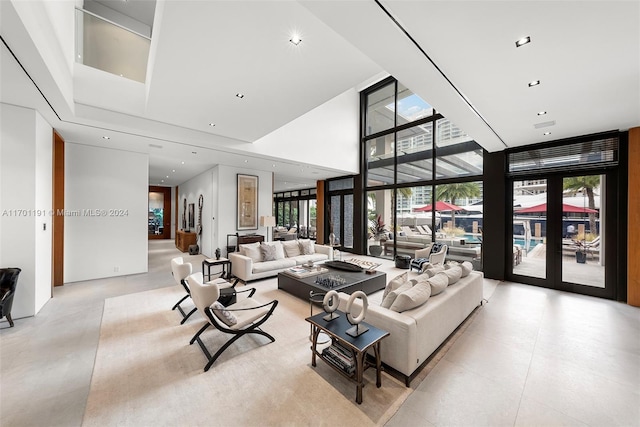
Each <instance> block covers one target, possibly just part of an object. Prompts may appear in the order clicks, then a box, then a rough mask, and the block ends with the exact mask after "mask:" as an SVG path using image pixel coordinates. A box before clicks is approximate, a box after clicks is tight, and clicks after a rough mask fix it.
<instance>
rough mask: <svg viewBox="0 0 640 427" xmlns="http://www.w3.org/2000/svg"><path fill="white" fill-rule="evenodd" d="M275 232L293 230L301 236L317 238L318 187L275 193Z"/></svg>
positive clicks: (293, 232)
mask: <svg viewBox="0 0 640 427" xmlns="http://www.w3.org/2000/svg"><path fill="white" fill-rule="evenodd" d="M273 204H274V216H275V217H276V228H275V230H274V232H276V233H277V232H283V231H284V232H287V231H289V230H291V232H292V234H295V235H296V236H298V237H301V238H311V239H315V238H316V227H317V224H316V215H317V209H316V206H317V205H316V189H315V188H311V189H305V190H295V191H285V192H280V193H275V194H274V199H273Z"/></svg>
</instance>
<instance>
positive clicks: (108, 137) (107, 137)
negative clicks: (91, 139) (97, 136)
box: [102, 136, 111, 139]
mask: <svg viewBox="0 0 640 427" xmlns="http://www.w3.org/2000/svg"><path fill="white" fill-rule="evenodd" d="M102 139H111V137H110V136H103V137H102Z"/></svg>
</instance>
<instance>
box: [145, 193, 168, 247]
mask: <svg viewBox="0 0 640 427" xmlns="http://www.w3.org/2000/svg"><path fill="white" fill-rule="evenodd" d="M148 211H149V217H148V235H149V239H170V238H171V187H158V186H152V185H150V186H149V209H148Z"/></svg>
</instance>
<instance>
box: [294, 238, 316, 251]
mask: <svg viewBox="0 0 640 427" xmlns="http://www.w3.org/2000/svg"><path fill="white" fill-rule="evenodd" d="M298 243H299V244H300V252H302V255H313V254H315V253H316V251H315V247H314V245H313V242H312V241H311V240H309V239H300V240H298Z"/></svg>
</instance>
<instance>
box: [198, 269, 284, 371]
mask: <svg viewBox="0 0 640 427" xmlns="http://www.w3.org/2000/svg"><path fill="white" fill-rule="evenodd" d="M202 280H203V279H202V273H194V274H192V275H190V276H189V277H188V278H187V282H188V284H189V287H190V289H191V298H192V299H193V302H194V303H195V305H196V307H197V309H198V311H200V312H201V313H202V315H203V316H204V317H205V319H206V320H207V323H206V324H205V325H204V326H203V327H202V328H200V330H199V331H198V332H197V333H196V334H195V335H194V336H193V338H192V339H191V341H190V342H189V344H193V343H194V342H196V341H197V342H198V345H200V348H201V349H202V352H203V353H204V354H205V356H206V357H207V364H206V365H205V367H204V370H205V372H206V371H208V370H209V368H210V367H211V365H213V363H214V362H215V361H216V360H217V359H218V357H219V356H220V355H221V354H222V353H223V352H224V351H225V350H226V349H227V348H228V347H229V346H230V345H231V344H233V343H234V342H235V341H236V340H238V339H239V338H241V337H242V336H244V335H247V334H257V335H262V336H265V337H267V338H268V339H269V340H271V342H274V341H275V340H276V339H275V338H274V337H272V336H271V335H269V334H268V333H266V332H264V331H262V330H261V329H260V326H261V325H262V324H263V323H264V322H266V321H267V319H268V318H269V317H270V316H271V315H272V314H273V311H274V310H275V308H276V306H277V305H278V300H273V301H271V302H268V303H266V304H260V302H258V301H256V300H255V299H253V298H251V297H252V296H253V294H254V293H255V291H256V290H255V288H249V289H245V290H242V291H237V293H243V292H249V296H248V297H247V298H244V299H242V300H240V301H238V302H236V303H235V304H231V305H229V306H228V307H222V306H220V307H216V306H215V305H214V304H215V303H216V301H217V300H218V298H219V297H220V287H219V286H218V284H217V283H209V284H204V283H202ZM231 319H233V320H232V321H230V320H231ZM209 326H214V327H215V328H216V329H218V330H219V331H221V332H224V333H225V334H230V335H231V338H230V339H229V340H228V341H227V342H226V343H225V344H224V345H223V346H222V347H220V349H218V351H217V352H216V353H215V354H214V355H213V356H212V355H211V353H210V352H209V349H207V347H206V346H205V345H204V343H203V342H202V340H201V339H200V335H201V334H202V333H203V332H204V331H205V330H206V329H207V328H208V327H209Z"/></svg>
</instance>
